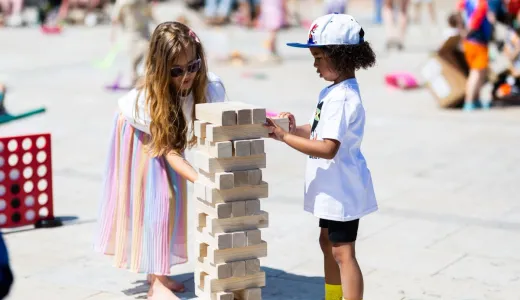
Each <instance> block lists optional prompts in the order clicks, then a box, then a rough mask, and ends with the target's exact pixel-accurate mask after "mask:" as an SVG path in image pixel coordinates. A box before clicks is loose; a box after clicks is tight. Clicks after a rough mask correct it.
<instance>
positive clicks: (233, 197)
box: [206, 182, 269, 204]
mask: <svg viewBox="0 0 520 300" xmlns="http://www.w3.org/2000/svg"><path fill="white" fill-rule="evenodd" d="M268 196H269V185H268V184H267V183H266V182H262V183H260V184H259V185H248V186H241V187H235V188H233V189H229V190H218V189H216V188H208V189H206V201H207V202H209V203H213V204H216V203H223V202H232V201H239V200H243V199H262V198H267V197H268Z"/></svg>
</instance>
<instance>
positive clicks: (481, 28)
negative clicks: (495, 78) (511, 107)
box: [458, 0, 493, 111]
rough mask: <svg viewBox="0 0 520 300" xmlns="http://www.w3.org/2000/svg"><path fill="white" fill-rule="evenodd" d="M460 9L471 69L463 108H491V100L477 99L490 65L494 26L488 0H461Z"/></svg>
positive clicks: (466, 109) (467, 59)
mask: <svg viewBox="0 0 520 300" xmlns="http://www.w3.org/2000/svg"><path fill="white" fill-rule="evenodd" d="M458 10H459V12H460V13H461V14H462V18H463V20H464V27H465V30H464V31H463V36H464V41H463V49H464V56H465V58H466V62H467V63H468V66H469V69H470V72H469V77H468V80H467V84H466V96H465V100H464V107H463V110H464V111H472V110H474V109H475V108H476V107H477V106H476V104H480V105H482V108H489V106H488V104H489V102H488V103H484V102H482V101H480V99H477V98H479V92H480V89H481V87H482V85H483V84H484V82H485V79H486V74H487V69H488V66H489V47H488V44H489V42H490V40H491V37H492V34H493V26H492V24H491V22H490V21H489V20H488V4H487V1H486V0H460V1H459V3H458Z"/></svg>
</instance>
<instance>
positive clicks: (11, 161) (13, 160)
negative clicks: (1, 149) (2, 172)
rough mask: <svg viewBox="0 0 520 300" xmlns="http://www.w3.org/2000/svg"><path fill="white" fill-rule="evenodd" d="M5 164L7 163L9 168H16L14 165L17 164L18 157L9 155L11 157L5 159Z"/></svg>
mask: <svg viewBox="0 0 520 300" xmlns="http://www.w3.org/2000/svg"><path fill="white" fill-rule="evenodd" d="M7 163H8V164H9V165H10V166H11V167H14V166H16V164H18V155H16V154H11V155H10V156H9V159H7Z"/></svg>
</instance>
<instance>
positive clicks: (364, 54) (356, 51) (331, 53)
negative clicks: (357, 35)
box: [322, 42, 376, 73]
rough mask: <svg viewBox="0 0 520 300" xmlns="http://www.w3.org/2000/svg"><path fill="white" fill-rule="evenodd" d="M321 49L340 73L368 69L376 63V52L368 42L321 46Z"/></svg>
mask: <svg viewBox="0 0 520 300" xmlns="http://www.w3.org/2000/svg"><path fill="white" fill-rule="evenodd" d="M322 49H323V52H324V53H325V55H326V56H327V57H328V58H329V59H330V60H331V62H332V64H333V65H334V67H335V69H336V71H337V72H340V73H342V72H345V71H349V70H350V71H356V70H359V69H368V68H370V67H373V66H374V65H375V64H376V54H375V53H374V50H372V47H371V46H370V43H368V42H362V43H361V44H358V45H330V46H323V47H322Z"/></svg>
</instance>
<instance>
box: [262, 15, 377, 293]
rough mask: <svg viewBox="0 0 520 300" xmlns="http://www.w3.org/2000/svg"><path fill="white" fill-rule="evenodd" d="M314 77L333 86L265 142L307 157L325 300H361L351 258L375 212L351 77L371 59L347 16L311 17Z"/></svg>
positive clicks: (308, 200) (309, 207) (308, 201)
mask: <svg viewBox="0 0 520 300" xmlns="http://www.w3.org/2000/svg"><path fill="white" fill-rule="evenodd" d="M288 45H289V46H293V47H300V48H309V50H310V52H311V54H312V56H313V57H314V68H316V71H317V73H318V74H319V75H320V78H323V79H325V81H329V82H331V83H332V84H331V85H330V86H328V87H326V88H325V89H323V91H322V92H321V93H320V96H319V101H318V103H317V106H316V110H315V111H314V112H313V114H312V118H311V119H310V121H309V123H308V124H305V125H302V126H296V122H295V120H294V116H293V115H292V114H290V113H282V114H280V116H281V117H289V120H290V124H289V125H290V126H289V131H290V132H285V131H284V130H283V129H282V128H280V127H279V126H277V125H276V124H275V123H274V122H272V120H270V119H268V125H266V127H268V129H269V131H270V132H272V134H271V137H273V138H275V139H277V140H280V141H283V142H285V143H286V144H287V145H289V146H291V147H292V148H294V149H296V150H297V151H300V152H302V153H305V154H307V155H308V156H309V157H308V159H307V168H306V172H305V196H304V199H305V200H304V202H305V205H304V206H305V210H306V211H308V212H310V213H313V214H314V215H315V216H316V217H318V218H319V226H320V227H321V232H320V238H319V240H320V246H321V249H322V251H323V256H324V265H325V299H326V300H339V299H348V300H361V299H362V298H363V275H362V274H361V270H360V268H359V265H358V262H357V260H356V251H355V242H356V238H357V232H358V227H359V219H360V218H361V217H363V216H365V215H367V214H369V213H372V212H374V211H376V210H377V202H376V198H375V194H374V188H373V186H372V178H371V175H370V171H369V170H368V168H367V164H366V161H365V158H364V157H363V154H362V153H361V150H360V147H361V141H362V139H363V133H364V127H365V110H364V108H363V104H362V102H361V96H360V91H359V86H358V83H357V80H356V75H355V72H356V70H358V69H361V68H363V69H366V68H369V67H372V66H373V65H374V64H375V54H374V52H373V51H372V48H371V47H370V44H369V43H368V42H366V41H365V40H364V31H363V29H362V28H361V26H360V25H359V24H358V23H357V22H356V20H354V18H353V17H351V16H349V15H345V14H329V15H325V16H322V17H320V18H318V19H316V20H315V21H314V22H313V23H312V25H311V28H310V31H309V35H308V39H307V42H306V43H303V44H299V43H290V44H288Z"/></svg>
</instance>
